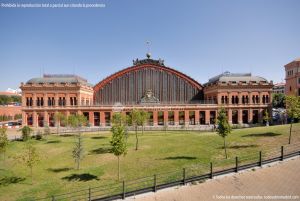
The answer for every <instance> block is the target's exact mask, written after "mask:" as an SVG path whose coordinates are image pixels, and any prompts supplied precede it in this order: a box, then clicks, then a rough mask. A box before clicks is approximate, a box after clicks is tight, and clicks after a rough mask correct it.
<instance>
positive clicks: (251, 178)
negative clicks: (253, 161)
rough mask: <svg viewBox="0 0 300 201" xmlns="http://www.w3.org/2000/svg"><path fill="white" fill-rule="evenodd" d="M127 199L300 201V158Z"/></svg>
mask: <svg viewBox="0 0 300 201" xmlns="http://www.w3.org/2000/svg"><path fill="white" fill-rule="evenodd" d="M126 200H127V201H133V200H135V201H202V200H203V201H210V200H213V201H216V200H297V201H300V157H297V158H293V159H289V160H286V161H283V162H279V163H276V164H273V165H265V166H264V167H263V168H256V169H255V171H253V170H246V171H243V172H241V173H237V174H230V175H226V176H221V177H217V178H215V179H213V180H207V181H206V182H204V183H201V184H197V185H191V184H189V185H187V186H182V187H177V188H171V189H164V190H160V191H158V192H156V193H147V194H143V195H138V196H136V197H135V198H134V197H131V198H127V199H126Z"/></svg>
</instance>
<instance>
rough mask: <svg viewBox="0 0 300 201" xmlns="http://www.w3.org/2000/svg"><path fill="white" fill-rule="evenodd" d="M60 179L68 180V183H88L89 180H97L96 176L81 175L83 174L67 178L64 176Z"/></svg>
mask: <svg viewBox="0 0 300 201" xmlns="http://www.w3.org/2000/svg"><path fill="white" fill-rule="evenodd" d="M62 179H64V180H68V181H90V180H93V179H95V180H99V179H98V177H97V176H95V175H92V174H89V173H83V174H71V175H69V176H65V177H63V178H62Z"/></svg>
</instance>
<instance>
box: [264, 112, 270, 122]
mask: <svg viewBox="0 0 300 201" xmlns="http://www.w3.org/2000/svg"><path fill="white" fill-rule="evenodd" d="M263 119H264V121H265V122H266V126H269V120H270V116H269V113H268V110H265V112H264V117H263Z"/></svg>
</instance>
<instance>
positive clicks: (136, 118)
mask: <svg viewBox="0 0 300 201" xmlns="http://www.w3.org/2000/svg"><path fill="white" fill-rule="evenodd" d="M140 119H141V113H140V111H138V110H136V109H134V110H132V111H131V124H132V126H133V127H134V130H135V139H136V142H135V150H138V146H139V138H138V127H139V125H140Z"/></svg>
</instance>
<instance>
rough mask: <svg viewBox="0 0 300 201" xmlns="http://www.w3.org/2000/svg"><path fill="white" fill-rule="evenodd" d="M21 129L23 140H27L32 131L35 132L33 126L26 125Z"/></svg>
mask: <svg viewBox="0 0 300 201" xmlns="http://www.w3.org/2000/svg"><path fill="white" fill-rule="evenodd" d="M19 131H21V132H22V140H23V141H27V140H28V139H29V138H30V135H31V133H32V132H33V130H32V128H30V127H29V126H24V127H23V128H21V129H20V130H19Z"/></svg>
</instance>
